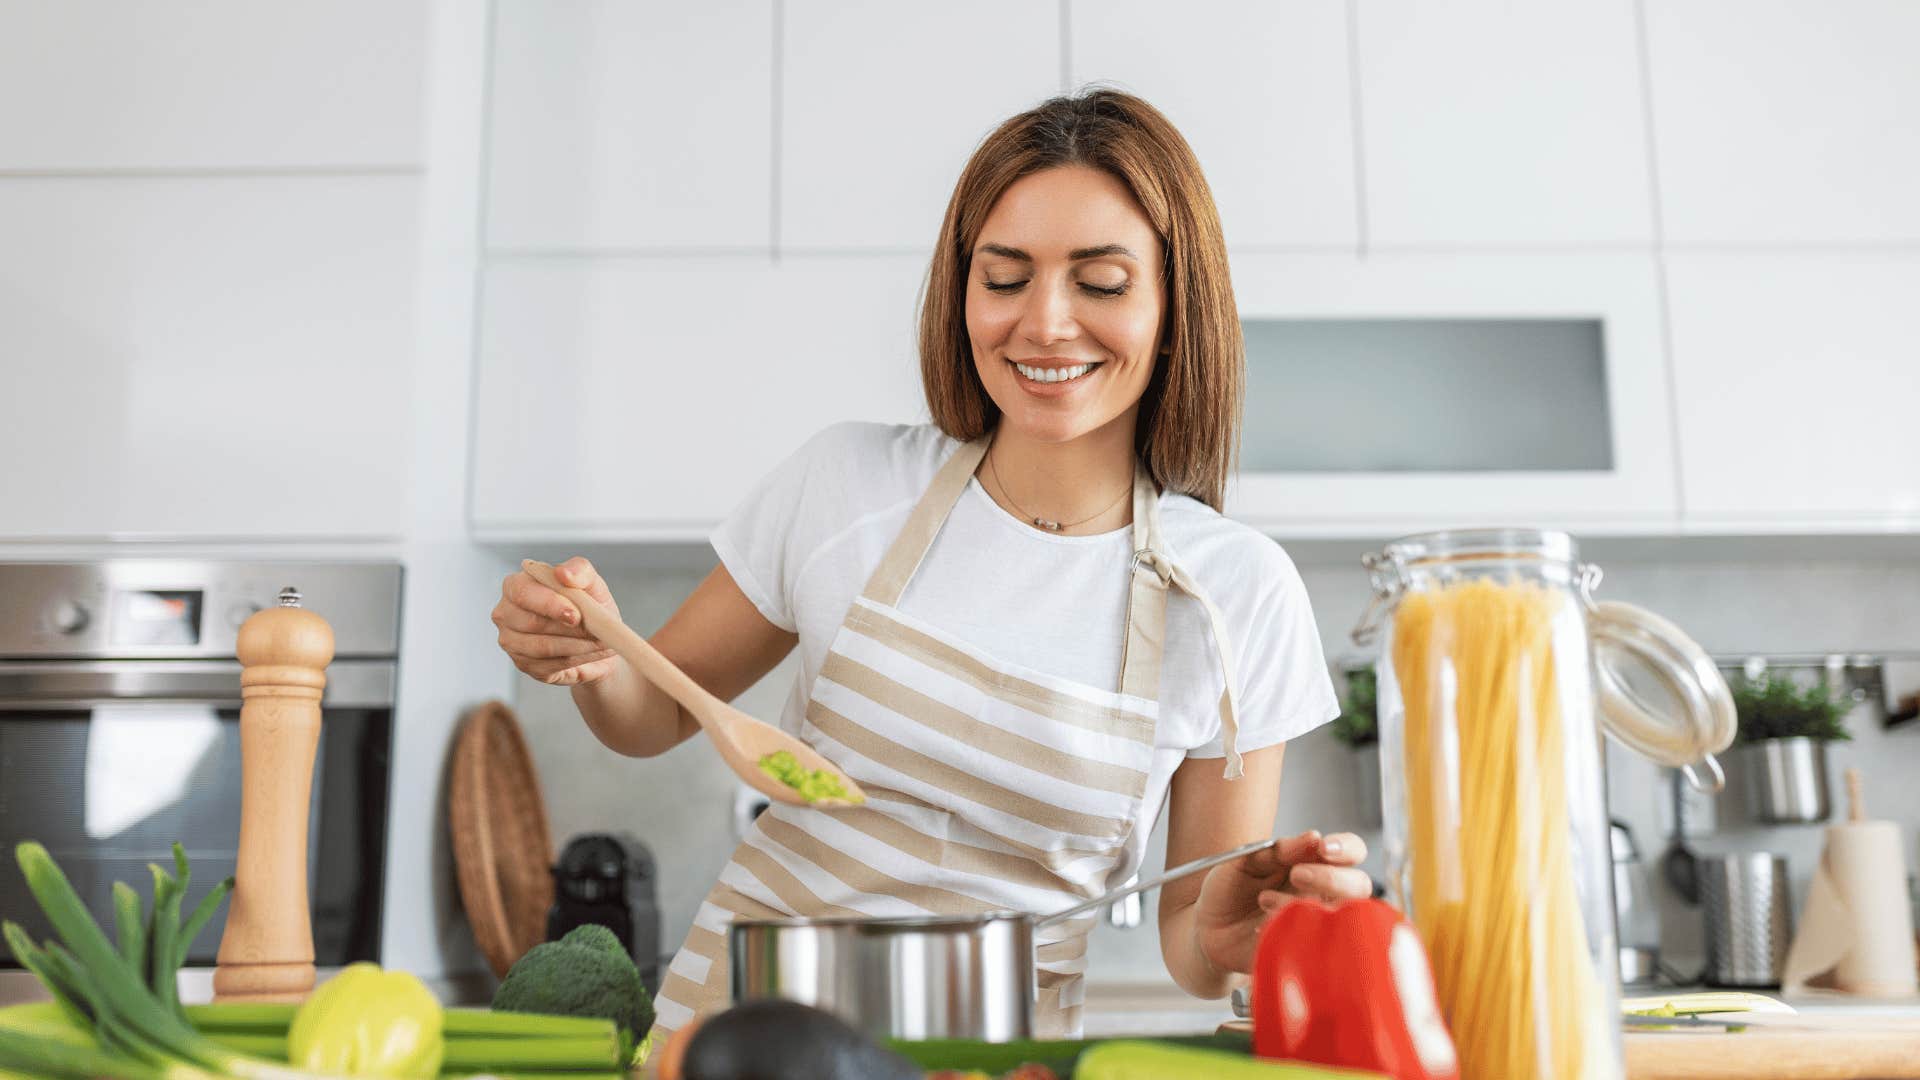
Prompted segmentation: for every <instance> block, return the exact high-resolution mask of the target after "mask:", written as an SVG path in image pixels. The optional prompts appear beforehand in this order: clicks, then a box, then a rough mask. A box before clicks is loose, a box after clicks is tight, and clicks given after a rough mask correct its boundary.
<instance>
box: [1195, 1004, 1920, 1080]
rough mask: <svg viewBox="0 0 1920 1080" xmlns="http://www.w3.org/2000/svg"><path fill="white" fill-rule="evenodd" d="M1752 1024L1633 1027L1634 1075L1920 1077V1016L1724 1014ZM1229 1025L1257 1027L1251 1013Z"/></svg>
mask: <svg viewBox="0 0 1920 1080" xmlns="http://www.w3.org/2000/svg"><path fill="white" fill-rule="evenodd" d="M1712 1019H1714V1020H1733V1021H1735V1022H1737V1023H1743V1024H1749V1025H1751V1026H1749V1027H1748V1028H1747V1029H1746V1030H1745V1031H1741V1032H1737V1033H1727V1032H1718V1031H1708V1032H1694V1031H1678V1030H1675V1031H1630V1032H1628V1033H1627V1034H1626V1036H1625V1038H1624V1039H1622V1040H1621V1041H1622V1042H1623V1043H1625V1049H1626V1057H1627V1080H1920V1017H1914V1018H1905V1017H1886V1018H1879V1017H1871V1016H1862V1015H1861V1014H1858V1013H1855V1014H1852V1015H1849V1016H1825V1017H1823V1016H1819V1015H1816V1014H1808V1013H1721V1014H1717V1015H1715V1016H1713V1017H1712ZM1222 1030H1239V1031H1251V1030H1253V1026H1252V1024H1251V1023H1249V1022H1248V1021H1245V1020H1236V1021H1230V1022H1228V1023H1226V1024H1224V1025H1222Z"/></svg>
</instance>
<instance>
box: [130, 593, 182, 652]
mask: <svg viewBox="0 0 1920 1080" xmlns="http://www.w3.org/2000/svg"><path fill="white" fill-rule="evenodd" d="M200 599H201V593H200V590H198V589H194V590H192V591H166V592H161V591H155V590H146V589H142V590H131V591H127V592H117V593H115V594H114V596H113V632H112V638H113V644H115V645H198V644H200Z"/></svg>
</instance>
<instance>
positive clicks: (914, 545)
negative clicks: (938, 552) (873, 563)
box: [861, 436, 990, 607]
mask: <svg viewBox="0 0 1920 1080" xmlns="http://www.w3.org/2000/svg"><path fill="white" fill-rule="evenodd" d="M989 441H990V440H989V437H988V436H981V437H980V438H978V439H975V440H973V441H972V442H969V443H966V444H964V445H962V446H961V447H960V449H958V450H956V451H954V453H953V456H952V457H950V458H948V459H947V461H946V464H944V465H942V466H940V471H939V472H938V473H936V474H934V478H933V483H932V484H929V485H928V486H927V490H926V492H925V493H923V494H922V495H921V496H920V501H919V502H918V503H915V504H914V507H913V512H912V513H911V514H909V515H908V516H907V523H906V524H905V525H903V526H901V528H900V533H899V535H897V536H895V537H894V538H893V543H892V544H891V545H889V546H888V548H887V553H886V554H885V555H884V556H882V557H881V559H880V565H879V566H878V567H877V568H876V569H875V570H874V572H873V576H872V577H871V578H868V579H867V587H866V589H865V590H863V591H862V593H861V595H863V596H865V597H867V598H868V599H870V600H872V601H874V602H875V603H879V604H886V605H888V606H889V607H891V606H892V605H893V604H895V603H897V602H898V601H899V599H900V594H901V593H903V592H905V591H906V588H907V582H908V580H909V579H911V578H912V577H913V572H914V571H915V570H917V569H919V567H920V560H921V559H923V558H925V557H926V554H927V549H928V548H931V547H932V546H933V538H934V537H935V536H936V535H938V534H939V532H940V526H942V525H944V524H946V522H947V515H948V514H950V513H952V512H953V506H954V503H956V502H958V501H959V495H960V492H961V491H962V490H964V489H965V488H966V486H967V481H968V480H970V479H972V478H973V470H975V469H977V468H979V467H980V459H981V458H983V457H985V456H986V453H987V443H988V442H989Z"/></svg>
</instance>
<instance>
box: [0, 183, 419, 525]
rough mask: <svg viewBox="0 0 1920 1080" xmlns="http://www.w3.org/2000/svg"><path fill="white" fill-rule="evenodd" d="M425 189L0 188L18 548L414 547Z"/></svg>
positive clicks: (8, 510) (4, 398)
mask: <svg viewBox="0 0 1920 1080" xmlns="http://www.w3.org/2000/svg"><path fill="white" fill-rule="evenodd" d="M418 188H419V182H418V180H417V179H415V178H414V177H410V176H323V177H307V176H300V177H283V176H281V177H260V176H247V177H210V176H195V177H190V178H188V177H181V178H171V177H170V178H161V179H152V178H109V177H88V178H83V179H61V180H28V179H14V180H9V181H7V182H5V183H4V184H0V236H4V237H6V242H5V243H4V244H0V354H3V355H5V356H6V357H7V360H6V365H7V375H6V387H5V389H4V390H0V454H4V455H5V457H6V459H7V461H8V462H9V467H8V468H6V469H4V470H0V508H4V509H0V538H6V539H24V538H35V539H46V540H53V539H105V538H115V537H124V538H144V537H154V538H186V537H199V538H244V539H254V538H259V539H274V538H279V539H292V538H378V537H393V536H397V535H399V533H400V532H401V529H402V526H403V524H404V521H405V516H406V496H407V491H406V485H407V471H406V469H405V467H404V466H405V463H406V462H407V460H408V455H409V451H410V440H409V431H410V426H409V424H408V420H407V416H408V410H409V408H410V407H411V398H412V389H413V386H412V383H413V380H412V374H411V372H412V356H413V348H414V332H415V325H414V318H413V316H414V306H413V295H414V282H413V271H414V267H415V264H416V257H417V251H416V249H415V243H414V241H415V238H416V235H417V230H416V221H415V214H416V203H417V201H418V194H419V192H418ZM293 207H298V212H290V208H293Z"/></svg>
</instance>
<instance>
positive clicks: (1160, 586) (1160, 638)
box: [1121, 515, 1245, 780]
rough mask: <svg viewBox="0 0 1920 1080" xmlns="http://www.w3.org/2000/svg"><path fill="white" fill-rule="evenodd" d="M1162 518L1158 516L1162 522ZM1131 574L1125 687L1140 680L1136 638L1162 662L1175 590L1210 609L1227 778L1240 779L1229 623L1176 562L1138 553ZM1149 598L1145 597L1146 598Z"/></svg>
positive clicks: (1123, 668) (1123, 669) (1153, 553)
mask: <svg viewBox="0 0 1920 1080" xmlns="http://www.w3.org/2000/svg"><path fill="white" fill-rule="evenodd" d="M1157 516H1158V515H1155V517H1156V518H1157ZM1152 524H1153V526H1154V528H1153V531H1154V532H1156V533H1157V532H1158V531H1159V530H1158V524H1159V522H1158V521H1157V520H1155V521H1153V523H1152ZM1142 567H1145V568H1146V569H1148V570H1150V571H1152V572H1153V576H1152V577H1146V576H1143V575H1142V574H1141V573H1140V570H1141V568H1142ZM1127 575H1128V577H1130V578H1131V579H1132V580H1133V583H1134V594H1133V596H1132V598H1131V599H1130V600H1129V602H1128V608H1129V611H1128V638H1127V644H1128V648H1127V650H1126V654H1125V655H1124V656H1123V657H1122V660H1121V673H1122V675H1121V677H1122V680H1123V682H1125V681H1126V680H1128V679H1129V678H1138V673H1136V672H1135V671H1133V670H1132V669H1131V668H1130V667H1129V666H1128V664H1127V660H1128V659H1131V658H1132V656H1133V652H1134V650H1133V645H1134V638H1135V637H1136V636H1138V637H1140V638H1141V640H1142V642H1143V643H1145V642H1152V643H1153V646H1154V658H1155V660H1156V662H1157V661H1158V659H1159V648H1158V646H1159V645H1160V644H1162V643H1164V641H1165V640H1166V595H1167V589H1168V586H1170V585H1177V586H1179V587H1180V590H1181V591H1182V592H1185V593H1186V594H1187V595H1188V596H1191V597H1193V598H1194V599H1195V600H1198V601H1200V606H1201V607H1202V608H1204V609H1206V613H1207V626H1208V629H1209V630H1211V631H1212V632H1213V650H1214V655H1215V656H1216V657H1217V658H1218V659H1219V661H1220V682H1221V685H1222V686H1223V687H1225V689H1224V690H1223V691H1222V692H1221V694H1220V743H1221V747H1222V748H1223V749H1224V750H1225V751H1226V754H1227V768H1226V773H1225V775H1226V778H1227V779H1229V780H1238V779H1239V778H1240V777H1241V775H1242V774H1243V773H1244V772H1245V768H1244V766H1243V764H1242V762H1241V759H1240V747H1239V745H1238V743H1239V739H1240V710H1239V707H1238V706H1237V704H1236V703H1235V697H1234V692H1233V682H1234V679H1233V657H1232V651H1233V646H1232V645H1231V644H1230V643H1229V641H1228V638H1227V620H1226V617H1225V616H1223V615H1221V614H1220V609H1219V608H1217V607H1215V606H1214V603H1213V600H1212V599H1211V598H1209V597H1208V596H1207V594H1206V593H1205V592H1203V591H1201V589H1200V583H1199V582H1197V581H1195V580H1194V579H1193V575H1192V574H1189V573H1188V572H1187V570H1186V568H1185V567H1183V566H1181V565H1180V564H1179V563H1177V562H1175V561H1174V560H1173V559H1172V558H1171V557H1170V556H1168V555H1167V554H1165V553H1164V552H1161V551H1158V550H1156V549H1155V548H1154V547H1153V546H1151V545H1149V546H1147V547H1143V548H1141V549H1139V550H1137V551H1135V552H1134V553H1133V561H1132V562H1131V563H1130V564H1129V565H1128V568H1127ZM1143 593H1144V594H1146V595H1142V594H1143Z"/></svg>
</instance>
